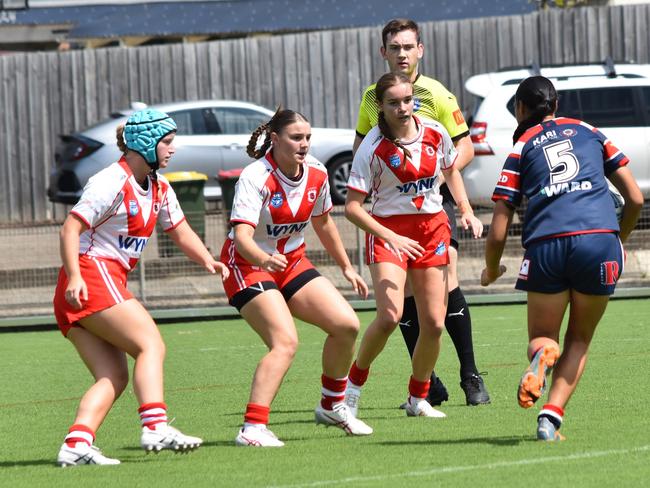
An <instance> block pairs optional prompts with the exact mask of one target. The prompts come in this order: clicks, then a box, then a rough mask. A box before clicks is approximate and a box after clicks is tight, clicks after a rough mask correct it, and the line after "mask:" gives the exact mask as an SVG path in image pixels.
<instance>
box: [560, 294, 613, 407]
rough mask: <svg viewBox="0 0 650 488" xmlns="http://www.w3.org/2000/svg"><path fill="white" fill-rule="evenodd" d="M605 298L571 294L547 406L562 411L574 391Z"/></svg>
mask: <svg viewBox="0 0 650 488" xmlns="http://www.w3.org/2000/svg"><path fill="white" fill-rule="evenodd" d="M608 302H609V296H607V295H604V296H601V295H585V294H583V293H580V292H577V291H575V290H572V291H571V307H570V310H569V324H568V327H567V331H566V334H565V335H564V348H563V351H562V355H561V356H560V359H559V360H558V362H557V364H556V365H555V369H554V370H553V383H552V385H551V389H550V391H549V398H548V401H549V403H551V404H553V405H557V406H558V407H560V408H564V407H565V406H566V404H567V403H568V402H569V399H570V398H571V395H572V394H573V392H574V391H575V389H576V386H577V384H578V381H579V380H580V377H581V376H582V373H583V371H584V368H585V364H586V362H587V351H588V349H589V344H590V343H591V339H592V338H593V335H594V332H595V330H596V326H597V325H598V322H600V319H601V318H602V316H603V314H604V313H605V309H606V308H607V303H608Z"/></svg>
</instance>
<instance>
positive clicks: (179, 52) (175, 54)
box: [169, 44, 186, 102]
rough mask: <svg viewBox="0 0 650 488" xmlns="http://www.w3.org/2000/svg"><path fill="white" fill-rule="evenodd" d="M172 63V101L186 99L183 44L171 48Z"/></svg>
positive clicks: (173, 45)
mask: <svg viewBox="0 0 650 488" xmlns="http://www.w3.org/2000/svg"><path fill="white" fill-rule="evenodd" d="M170 50H171V60H172V63H171V64H170V65H169V68H170V69H171V72H172V96H171V100H170V101H174V102H177V101H180V100H184V99H185V93H186V91H185V69H184V68H185V65H184V63H183V56H184V54H185V53H184V49H183V45H182V44H172V45H171V46H170Z"/></svg>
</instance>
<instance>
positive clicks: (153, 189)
mask: <svg viewBox="0 0 650 488" xmlns="http://www.w3.org/2000/svg"><path fill="white" fill-rule="evenodd" d="M175 134H176V124H175V123H174V121H173V120H172V119H171V117H169V116H168V115H167V114H165V113H162V112H158V111H155V110H150V109H146V110H143V111H140V112H136V113H134V114H133V115H131V116H130V117H129V119H128V120H127V122H126V125H125V126H120V127H118V129H117V142H118V147H119V148H120V149H121V150H122V152H123V156H122V158H121V159H120V161H118V162H117V163H114V164H112V165H110V166H109V167H108V168H106V169H104V170H102V171H100V172H99V173H97V174H96V175H95V176H93V177H92V178H91V179H90V180H89V182H88V184H87V185H86V187H85V188H84V191H83V194H82V196H81V199H80V200H79V202H78V203H77V204H76V205H75V206H74V208H73V209H72V210H71V212H70V215H68V217H67V219H66V220H65V222H64V224H63V227H62V229H61V257H62V259H63V267H62V268H61V271H60V273H59V280H58V283H57V287H56V292H55V296H54V313H55V315H56V319H57V323H58V325H59V328H60V329H61V332H62V333H63V335H64V336H66V337H67V338H68V339H69V340H70V342H72V344H73V345H74V346H75V348H76V349H77V352H78V353H79V356H81V359H82V360H83V361H84V363H85V364H86V366H87V367H88V369H89V370H90V372H91V374H92V375H93V376H94V378H95V384H94V385H93V386H92V387H91V388H90V389H89V390H88V391H87V392H86V393H85V394H84V396H83V397H82V399H81V402H80V404H79V408H78V410H77V414H76V417H75V421H74V423H73V425H72V427H70V430H69V433H68V435H67V436H66V438H65V441H64V443H63V445H62V446H61V449H60V451H59V455H58V458H57V463H58V464H59V465H61V466H70V465H72V466H74V465H79V464H119V461H118V460H117V459H111V458H108V457H106V456H104V455H102V453H101V452H100V451H99V449H97V448H96V447H95V446H94V445H93V443H94V440H95V432H96V431H97V429H98V428H99V426H100V425H101V424H102V422H103V421H104V418H105V417H106V415H107V414H108V411H109V410H110V409H111V407H112V405H113V403H114V402H115V400H116V399H117V398H118V397H119V396H120V394H121V393H122V392H123V391H124V388H125V387H126V385H127V383H128V378H129V371H128V367H127V361H126V354H129V355H130V356H132V357H133V358H134V359H135V367H134V370H133V383H134V390H135V395H136V398H137V399H138V402H139V405H140V408H139V409H138V412H139V414H140V418H141V423H142V434H141V438H140V443H141V446H142V447H143V448H144V449H145V450H156V451H159V450H161V449H174V450H181V451H185V450H188V449H194V448H196V447H198V446H199V445H201V443H202V440H201V439H199V438H198V437H192V436H188V435H184V434H182V433H181V432H180V431H178V430H177V429H175V428H173V427H170V426H169V425H168V424H167V407H166V405H165V403H164V397H163V360H164V357H165V345H164V343H163V340H162V337H161V336H160V333H159V331H158V328H157V327H156V324H155V323H154V321H153V319H152V318H151V316H150V315H149V313H148V312H147V311H146V310H145V309H144V307H143V306H142V305H141V304H140V303H139V302H138V301H137V300H136V299H135V298H134V297H133V295H132V294H131V293H130V292H129V291H128V289H127V288H126V277H127V273H128V272H129V271H130V270H132V269H133V267H134V266H135V265H136V263H137V261H138V259H139V257H140V255H141V254H142V251H143V250H144V246H145V244H146V243H147V240H148V239H149V238H150V237H151V234H152V233H153V231H154V227H155V225H156V222H159V223H160V224H161V225H162V227H163V229H164V230H165V231H167V232H168V233H169V236H170V237H171V238H172V240H173V241H174V242H175V243H176V244H177V245H178V246H179V247H180V248H181V250H182V251H183V252H184V253H185V254H187V255H188V256H189V257H190V258H191V259H192V260H193V261H195V262H197V263H199V264H201V265H203V266H204V267H205V268H206V270H207V271H209V272H210V273H219V274H222V276H223V277H224V278H225V277H226V276H228V270H227V268H226V267H225V266H224V265H223V264H222V263H220V262H218V261H216V260H215V259H214V258H213V257H212V256H211V254H210V252H209V251H208V250H207V249H206V247H205V246H204V245H203V243H202V242H201V240H200V238H199V237H198V236H197V235H196V234H195V233H194V231H193V230H192V229H191V228H190V226H189V225H188V223H187V222H186V221H185V217H184V215H183V212H182V210H181V209H180V207H179V204H178V200H177V199H176V195H175V194H174V190H173V189H172V188H171V187H170V185H169V182H168V181H167V180H166V179H165V178H164V177H163V176H160V175H157V173H156V170H157V169H159V168H165V167H167V164H168V163H169V159H170V158H171V156H172V155H173V154H174V151H175V150H174V145H173V140H174V135H175ZM125 140H126V142H125Z"/></svg>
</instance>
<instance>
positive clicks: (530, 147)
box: [492, 117, 629, 247]
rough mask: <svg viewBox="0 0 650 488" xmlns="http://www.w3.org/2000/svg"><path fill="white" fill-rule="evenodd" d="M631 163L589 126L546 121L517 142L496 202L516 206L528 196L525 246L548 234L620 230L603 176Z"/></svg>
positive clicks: (507, 162) (581, 123) (502, 175)
mask: <svg viewBox="0 0 650 488" xmlns="http://www.w3.org/2000/svg"><path fill="white" fill-rule="evenodd" d="M628 162H629V160H628V158H627V157H626V156H625V155H624V154H623V153H622V152H621V151H619V150H618V149H617V148H616V147H615V146H614V145H613V144H612V143H611V142H610V141H609V140H608V139H607V138H606V137H605V136H604V135H603V134H602V133H601V132H600V131H599V130H598V129H596V128H594V127H592V126H590V125H589V124H587V123H585V122H582V121H580V120H576V119H569V118H563V117H560V118H556V119H553V120H548V121H546V122H543V123H542V124H538V125H536V126H534V127H531V128H530V129H528V130H527V131H526V132H525V133H524V134H523V135H522V136H521V137H520V138H519V140H518V141H517V143H516V144H515V145H514V147H513V150H512V153H511V154H510V155H509V156H508V158H507V159H506V162H505V164H504V166H503V170H502V172H501V176H500V177H499V181H498V182H497V186H496V188H495V190H494V194H493V195H492V200H494V201H495V202H496V201H497V200H505V201H506V202H508V203H510V204H512V205H514V206H515V207H517V206H519V205H520V204H521V201H522V198H523V196H524V195H525V196H526V197H527V199H528V208H527V210H526V214H525V217H524V228H523V233H522V243H523V245H524V247H527V246H528V244H529V243H530V242H532V241H536V240H538V239H543V238H549V237H560V236H567V235H575V234H587V233H594V232H618V231H619V226H618V221H617V219H616V212H615V209H614V204H613V201H612V199H611V197H610V195H609V190H608V186H607V181H606V180H605V176H607V175H609V174H610V173H612V172H613V171H615V170H616V169H617V168H619V167H621V166H624V165H626V164H627V163H628Z"/></svg>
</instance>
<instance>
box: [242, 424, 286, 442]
mask: <svg viewBox="0 0 650 488" xmlns="http://www.w3.org/2000/svg"><path fill="white" fill-rule="evenodd" d="M235 444H236V445H238V446H253V447H282V446H284V442H282V441H281V440H280V439H278V438H277V437H276V435H275V434H274V433H273V432H271V431H270V430H269V429H268V428H267V427H266V425H263V424H253V425H247V426H245V427H242V428H241V429H239V433H238V434H237V437H235Z"/></svg>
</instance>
